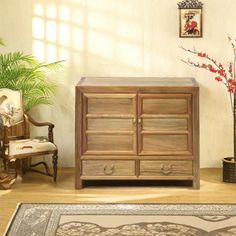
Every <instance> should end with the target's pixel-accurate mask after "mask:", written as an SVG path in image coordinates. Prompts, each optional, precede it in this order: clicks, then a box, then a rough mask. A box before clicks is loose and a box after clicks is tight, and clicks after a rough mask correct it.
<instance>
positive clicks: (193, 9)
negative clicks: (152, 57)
mask: <svg viewBox="0 0 236 236" xmlns="http://www.w3.org/2000/svg"><path fill="white" fill-rule="evenodd" d="M202 5H203V4H202V3H201V2H199V1H198V0H185V1H182V2H180V3H178V6H179V37H181V38H201V37H202Z"/></svg>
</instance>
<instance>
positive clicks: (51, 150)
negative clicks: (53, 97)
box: [0, 89, 58, 184]
mask: <svg viewBox="0 0 236 236" xmlns="http://www.w3.org/2000/svg"><path fill="white" fill-rule="evenodd" d="M30 123H31V124H33V125H34V126H37V127H43V126H48V137H47V138H45V137H40V138H34V139H31V138H30V129H29V124H30ZM0 128H1V129H0V131H1V132H0V141H1V142H0V156H1V157H2V158H3V161H4V166H5V170H7V169H8V168H9V163H11V162H14V163H16V165H15V166H18V168H16V170H17V172H18V173H25V172H26V171H27V170H33V171H36V172H39V173H42V174H46V175H48V176H51V177H53V179H54V181H56V179H57V160H58V149H57V147H56V145H55V144H54V142H53V128H54V125H53V124H52V123H48V122H45V123H39V122H36V121H35V120H34V119H33V118H32V117H30V115H29V114H25V113H24V112H23V103H22V96H21V92H19V91H13V90H10V89H0ZM48 154H52V162H53V174H51V173H50V170H49V168H48V165H47V163H46V162H44V161H41V162H38V163H35V164H32V162H31V160H32V158H33V157H34V156H41V155H48ZM19 163H20V165H19ZM38 165H43V166H44V167H45V172H43V171H39V170H36V169H33V167H36V166H38ZM10 166H11V165H10ZM19 166H20V168H19ZM20 170H21V171H20ZM0 184H1V181H0Z"/></svg>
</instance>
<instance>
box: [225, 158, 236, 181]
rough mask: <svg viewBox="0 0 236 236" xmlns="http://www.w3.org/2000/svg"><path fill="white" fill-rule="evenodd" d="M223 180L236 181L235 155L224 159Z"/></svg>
mask: <svg viewBox="0 0 236 236" xmlns="http://www.w3.org/2000/svg"><path fill="white" fill-rule="evenodd" d="M223 182H227V183H236V161H235V160H234V158H233V157H225V158H224V159H223Z"/></svg>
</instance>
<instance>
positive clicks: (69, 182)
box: [0, 154, 236, 235]
mask: <svg viewBox="0 0 236 236" xmlns="http://www.w3.org/2000/svg"><path fill="white" fill-rule="evenodd" d="M66 157H67V158H71V156H70V155H69V154H68V155H67V156H66ZM203 158H207V157H206V156H204V157H203ZM74 176H75V173H74V168H59V171H58V181H57V183H56V184H55V183H53V182H52V181H51V179H50V178H48V177H47V176H43V175H42V176H40V178H39V175H38V174H37V173H33V172H28V173H27V174H26V175H24V181H21V180H19V179H18V180H17V181H16V183H15V184H14V185H13V186H12V188H11V189H10V190H6V191H0V209H1V213H0V222H1V224H0V235H4V231H5V229H6V226H7V224H8V222H9V221H10V218H11V216H12V214H13V212H14V211H15V209H16V206H17V204H18V203H19V202H26V203H36V202H40V203H80V204H83V203H139V204H140V203H141V204H142V203H144V204H145V203H165V204H168V203H177V202H178V203H198V204H199V203H200V204H201V203H203V204H204V203H226V204H230V203H232V204H235V193H236V184H233V183H232V184H231V183H224V182H222V169H201V188H200V189H199V190H198V191H193V190H192V187H191V186H190V185H186V184H183V183H182V182H177V181H171V183H169V184H168V186H166V185H167V183H165V185H163V182H162V183H160V182H159V181H157V180H155V182H153V181H152V182H150V181H145V182H138V181H135V182H132V183H127V181H119V182H118V184H117V183H116V186H111V184H109V185H108V184H106V183H100V182H99V181H97V182H96V183H97V185H95V184H93V183H92V182H91V183H90V184H89V185H88V186H86V188H83V189H80V190H78V189H77V190H75V189H74ZM88 183H89V182H88ZM117 185H118V186H117ZM137 185H138V186H137ZM177 185H178V186H177ZM180 185H181V186H180Z"/></svg>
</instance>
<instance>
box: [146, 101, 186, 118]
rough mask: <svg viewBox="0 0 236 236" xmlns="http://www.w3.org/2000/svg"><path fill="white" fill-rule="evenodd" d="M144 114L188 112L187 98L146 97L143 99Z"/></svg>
mask: <svg viewBox="0 0 236 236" xmlns="http://www.w3.org/2000/svg"><path fill="white" fill-rule="evenodd" d="M143 113H144V114H186V113H187V100H186V99H176V98H175V99H174V98H172V99H168V98H165V99H161V98H146V99H143Z"/></svg>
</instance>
